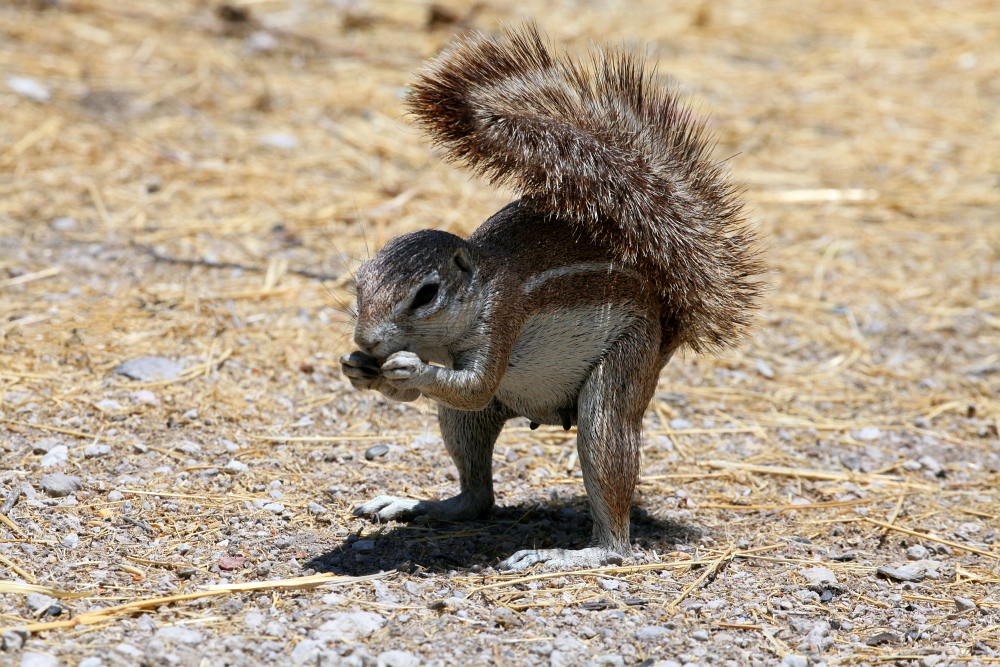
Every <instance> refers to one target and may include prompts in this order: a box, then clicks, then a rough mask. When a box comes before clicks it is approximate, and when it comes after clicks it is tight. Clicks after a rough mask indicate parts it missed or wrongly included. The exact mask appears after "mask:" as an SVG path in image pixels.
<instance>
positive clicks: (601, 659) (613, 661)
mask: <svg viewBox="0 0 1000 667" xmlns="http://www.w3.org/2000/svg"><path fill="white" fill-rule="evenodd" d="M593 661H594V663H595V664H597V665H601V666H603V665H608V666H609V667H625V658H623V657H621V656H620V655H618V654H617V653H605V654H604V655H599V656H597V657H596V658H594V660H593Z"/></svg>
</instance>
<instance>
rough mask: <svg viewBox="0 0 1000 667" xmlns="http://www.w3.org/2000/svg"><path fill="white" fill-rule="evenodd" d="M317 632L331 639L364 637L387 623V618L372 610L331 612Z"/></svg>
mask: <svg viewBox="0 0 1000 667" xmlns="http://www.w3.org/2000/svg"><path fill="white" fill-rule="evenodd" d="M329 619H330V620H328V621H327V622H326V623H324V624H323V625H321V626H319V629H318V630H317V633H318V634H319V635H320V636H326V637H329V638H330V640H331V641H345V640H352V639H364V638H365V637H368V636H369V635H370V634H372V633H373V632H375V631H376V630H379V629H381V628H382V626H383V625H385V619H384V618H382V617H381V616H379V615H378V614H374V613H372V612H370V611H355V612H338V613H335V614H331V615H330V617H329Z"/></svg>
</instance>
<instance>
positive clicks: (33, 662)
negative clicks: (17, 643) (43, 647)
mask: <svg viewBox="0 0 1000 667" xmlns="http://www.w3.org/2000/svg"><path fill="white" fill-rule="evenodd" d="M62 664H63V663H62V660H60V659H59V658H57V657H55V656H53V655H49V654H48V653H35V652H34V651H27V652H25V653H24V655H22V656H21V667H60V665H62Z"/></svg>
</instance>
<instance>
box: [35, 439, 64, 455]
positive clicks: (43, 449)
mask: <svg viewBox="0 0 1000 667" xmlns="http://www.w3.org/2000/svg"><path fill="white" fill-rule="evenodd" d="M61 444H62V442H61V441H60V440H57V439H55V438H43V439H42V440H39V441H38V442H36V443H35V444H33V445H32V446H31V453H32V454H48V453H49V452H50V451H52V448H53V447H58V446H59V445H61Z"/></svg>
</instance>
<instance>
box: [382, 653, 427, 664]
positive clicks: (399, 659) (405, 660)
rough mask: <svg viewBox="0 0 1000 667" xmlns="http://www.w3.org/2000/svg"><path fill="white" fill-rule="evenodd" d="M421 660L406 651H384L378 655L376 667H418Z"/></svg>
mask: <svg viewBox="0 0 1000 667" xmlns="http://www.w3.org/2000/svg"><path fill="white" fill-rule="evenodd" d="M422 662H423V661H422V660H421V659H420V658H419V657H418V656H415V655H413V654H412V653H407V652H406V651H398V650H396V651H385V652H384V653H379V654H378V667H419V666H420V665H421V664H422Z"/></svg>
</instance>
